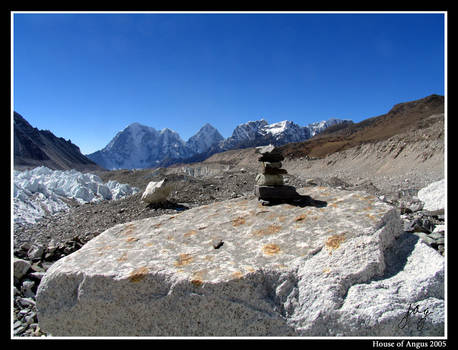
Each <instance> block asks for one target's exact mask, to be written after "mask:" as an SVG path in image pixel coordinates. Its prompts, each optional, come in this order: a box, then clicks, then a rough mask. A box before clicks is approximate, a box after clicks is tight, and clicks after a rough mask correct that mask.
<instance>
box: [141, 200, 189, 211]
mask: <svg viewBox="0 0 458 350" xmlns="http://www.w3.org/2000/svg"><path fill="white" fill-rule="evenodd" d="M146 208H147V209H149V210H155V209H173V210H176V211H184V210H188V209H189V207H187V206H185V205H182V204H179V203H175V202H171V201H165V202H160V203H150V204H148V205H147V206H146Z"/></svg>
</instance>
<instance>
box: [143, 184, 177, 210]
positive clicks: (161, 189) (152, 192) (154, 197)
mask: <svg viewBox="0 0 458 350" xmlns="http://www.w3.org/2000/svg"><path fill="white" fill-rule="evenodd" d="M170 192H172V186H171V184H170V182H169V181H167V179H166V178H165V179H164V180H162V181H158V182H155V181H151V182H150V183H149V184H148V186H146V189H145V192H143V195H142V197H141V200H142V201H143V202H145V203H147V204H157V203H162V202H165V201H166V200H167V197H168V195H169V194H170Z"/></svg>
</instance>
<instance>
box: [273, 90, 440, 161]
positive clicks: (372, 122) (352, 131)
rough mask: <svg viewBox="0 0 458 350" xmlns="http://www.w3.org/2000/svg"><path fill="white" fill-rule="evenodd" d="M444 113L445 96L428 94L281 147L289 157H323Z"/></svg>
mask: <svg viewBox="0 0 458 350" xmlns="http://www.w3.org/2000/svg"><path fill="white" fill-rule="evenodd" d="M443 112H444V96H440V95H430V96H427V97H425V98H422V99H419V100H415V101H411V102H405V103H399V104H397V105H395V106H394V107H393V108H392V109H391V110H390V111H389V112H388V113H386V114H383V115H380V116H377V117H373V118H369V119H365V120H363V121H362V122H360V123H356V124H350V125H347V126H346V127H344V128H337V130H336V129H332V128H330V129H329V130H326V131H324V132H323V133H321V134H319V135H317V136H315V137H313V138H311V139H309V140H307V141H304V142H298V143H291V144H288V145H284V146H282V147H281V149H282V153H283V155H284V156H286V157H288V158H291V159H293V158H300V157H305V156H307V157H310V158H323V157H325V156H326V155H328V154H332V153H334V152H338V151H342V150H345V149H348V148H352V147H355V146H358V145H361V144H365V143H373V142H377V141H381V140H386V139H388V138H390V137H392V136H394V135H397V134H401V133H405V132H408V131H415V130H419V129H423V128H426V127H428V126H430V125H431V123H434V122H435V118H429V117H430V116H432V115H437V114H441V113H443Z"/></svg>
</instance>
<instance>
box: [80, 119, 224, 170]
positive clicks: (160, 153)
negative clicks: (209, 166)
mask: <svg viewBox="0 0 458 350" xmlns="http://www.w3.org/2000/svg"><path fill="white" fill-rule="evenodd" d="M223 139H224V138H223V137H222V136H221V134H220V133H219V132H218V130H216V129H215V128H214V127H213V126H211V125H210V124H208V123H207V124H205V125H204V126H203V127H202V128H201V129H200V130H199V131H198V132H197V133H196V134H195V135H194V136H192V137H191V138H190V139H189V140H188V142H184V141H183V140H182V139H181V137H180V135H179V134H178V133H177V132H175V131H173V130H170V129H167V128H166V129H163V130H161V131H158V130H156V129H154V128H152V127H149V126H146V125H142V124H139V123H133V124H130V125H129V126H127V127H126V128H125V129H124V130H122V131H120V132H118V133H117V134H116V136H115V137H114V138H113V139H112V140H111V141H110V142H109V143H108V145H106V146H105V148H103V149H102V150H100V151H97V152H94V153H91V154H88V155H87V157H88V158H89V159H92V160H93V161H94V162H96V163H97V164H99V165H101V166H103V167H104V168H106V169H111V170H112V169H136V168H138V169H141V168H152V167H156V166H159V165H164V164H167V165H168V164H172V163H174V162H175V163H176V162H177V161H179V160H183V159H186V158H189V157H192V156H194V155H195V154H199V153H203V152H206V151H207V150H208V149H209V148H210V147H211V146H214V145H217V144H218V142H220V141H221V140H223Z"/></svg>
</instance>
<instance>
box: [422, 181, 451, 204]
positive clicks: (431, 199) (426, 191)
mask: <svg viewBox="0 0 458 350" xmlns="http://www.w3.org/2000/svg"><path fill="white" fill-rule="evenodd" d="M417 197H418V199H420V200H421V201H422V202H423V203H424V206H423V209H424V210H429V211H436V210H441V209H445V179H442V180H440V181H436V182H433V183H431V184H430V185H428V186H426V187H425V188H422V189H421V190H420V191H418V195H417Z"/></svg>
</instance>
